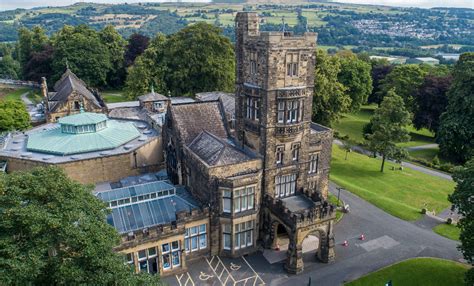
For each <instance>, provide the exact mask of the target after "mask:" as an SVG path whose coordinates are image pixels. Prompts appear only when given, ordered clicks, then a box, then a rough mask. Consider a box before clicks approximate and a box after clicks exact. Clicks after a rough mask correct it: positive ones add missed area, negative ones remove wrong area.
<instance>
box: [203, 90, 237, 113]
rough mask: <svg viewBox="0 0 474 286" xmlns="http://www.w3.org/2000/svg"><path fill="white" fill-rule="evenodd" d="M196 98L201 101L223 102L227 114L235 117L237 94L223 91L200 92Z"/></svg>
mask: <svg viewBox="0 0 474 286" xmlns="http://www.w3.org/2000/svg"><path fill="white" fill-rule="evenodd" d="M196 98H197V99H198V100H200V101H214V100H218V99H219V98H220V100H221V101H222V105H223V106H224V109H225V112H226V113H228V114H230V115H232V116H235V94H233V93H227V92H222V91H211V92H200V93H196Z"/></svg>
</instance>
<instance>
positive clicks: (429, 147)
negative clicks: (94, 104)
mask: <svg viewBox="0 0 474 286" xmlns="http://www.w3.org/2000/svg"><path fill="white" fill-rule="evenodd" d="M436 148H439V145H438V144H436V143H433V144H426V145H419V146H412V147H407V148H405V149H407V150H408V151H416V150H425V149H436Z"/></svg>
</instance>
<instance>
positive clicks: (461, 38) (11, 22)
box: [0, 0, 474, 50]
mask: <svg viewBox="0 0 474 286" xmlns="http://www.w3.org/2000/svg"><path fill="white" fill-rule="evenodd" d="M267 1H268V0H247V1H244V0H216V1H215V2H226V3H141V4H140V3H137V4H116V5H112V4H95V3H76V4H74V5H70V6H65V7H43V8H34V9H16V10H10V11H2V12H0V42H5V41H16V39H17V29H18V28H19V27H21V26H25V27H29V28H31V27H33V26H35V25H40V26H42V27H44V28H45V29H46V30H47V32H48V34H52V33H54V32H56V31H57V30H58V29H60V28H61V27H62V26H63V25H74V26H75V25H80V24H87V25H89V26H91V27H93V28H94V29H102V28H103V27H105V26H106V25H113V26H114V27H115V28H116V29H117V30H118V31H119V32H120V33H121V34H122V35H124V36H125V37H128V36H129V35H130V34H132V33H134V32H138V33H142V34H144V35H147V36H154V35H155V34H156V33H159V32H161V33H165V34H170V33H174V32H176V31H178V30H179V29H181V28H183V27H184V26H186V25H192V24H193V23H196V22H200V21H204V22H207V23H210V24H214V25H216V26H219V27H221V28H222V29H223V31H224V34H225V35H227V36H229V37H230V38H231V39H233V36H234V28H233V25H234V18H235V14H236V13H237V12H238V11H242V10H247V11H248V10H252V11H255V12H257V13H259V15H260V16H261V17H260V18H261V21H262V22H261V23H260V24H261V29H262V30H281V29H282V23H283V21H284V23H285V30H286V31H293V32H295V33H303V32H305V31H306V30H310V31H315V32H318V34H319V36H318V43H319V44H320V45H321V46H323V47H326V48H336V47H349V48H353V47H359V48H361V49H364V48H365V47H370V48H378V49H381V50H383V49H387V48H401V47H418V46H423V45H425V46H428V45H443V44H456V45H461V47H462V46H465V45H474V21H472V19H474V10H473V9H462V8H458V9H449V8H434V9H416V8H397V7H385V6H367V5H354V4H341V3H332V2H330V3H329V2H327V1H304V0H302V1H290V0H276V1H271V2H272V3H262V2H267ZM244 2H245V3H244ZM276 2H285V4H279V3H276ZM296 2H298V3H300V4H295V3H296ZM286 3H292V4H286Z"/></svg>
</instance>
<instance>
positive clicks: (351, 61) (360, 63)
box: [337, 51, 372, 111]
mask: <svg viewBox="0 0 474 286" xmlns="http://www.w3.org/2000/svg"><path fill="white" fill-rule="evenodd" d="M337 55H338V57H339V61H340V63H341V69H340V71H339V74H338V75H337V77H338V81H339V82H340V83H342V84H343V85H344V86H345V87H346V89H347V90H346V93H347V94H348V95H349V96H350V98H351V105H350V110H351V111H357V110H359V109H360V107H361V106H362V105H363V104H366V103H367V99H368V97H369V94H370V93H371V92H372V76H371V74H370V71H371V65H370V64H369V63H367V62H366V61H364V60H361V59H359V58H358V57H357V56H356V55H355V54H353V53H352V52H348V51H343V52H340V53H338V54H337Z"/></svg>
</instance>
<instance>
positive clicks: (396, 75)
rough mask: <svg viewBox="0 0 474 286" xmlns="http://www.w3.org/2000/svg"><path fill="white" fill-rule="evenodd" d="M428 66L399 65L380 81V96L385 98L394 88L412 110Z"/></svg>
mask: <svg viewBox="0 0 474 286" xmlns="http://www.w3.org/2000/svg"><path fill="white" fill-rule="evenodd" d="M427 73H428V71H427V68H426V67H423V66H420V65H416V64H409V65H398V66H396V67H394V68H393V70H392V71H391V72H390V73H389V74H388V75H387V76H386V77H385V78H384V79H383V80H381V81H380V84H381V85H380V94H379V95H378V98H384V97H385V96H386V95H387V94H388V92H389V91H390V90H391V89H393V90H394V91H395V92H396V93H397V94H398V95H399V96H401V97H402V98H403V101H404V103H405V106H406V108H407V109H408V110H409V111H410V112H411V111H413V110H414V95H415V94H416V91H417V90H418V88H419V87H420V85H421V84H422V83H423V79H424V77H425V75H426V74H427Z"/></svg>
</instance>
